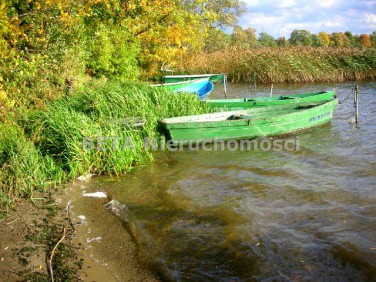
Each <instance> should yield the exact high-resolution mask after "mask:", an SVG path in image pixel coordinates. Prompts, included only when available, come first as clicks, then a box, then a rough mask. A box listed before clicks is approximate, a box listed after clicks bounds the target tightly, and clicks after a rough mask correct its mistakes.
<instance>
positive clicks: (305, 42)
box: [289, 29, 312, 46]
mask: <svg viewBox="0 0 376 282" xmlns="http://www.w3.org/2000/svg"><path fill="white" fill-rule="evenodd" d="M289 41H290V43H291V44H293V45H298V46H311V45H312V39H311V32H309V31H308V30H297V29H295V30H294V31H293V32H291V36H290V39H289Z"/></svg>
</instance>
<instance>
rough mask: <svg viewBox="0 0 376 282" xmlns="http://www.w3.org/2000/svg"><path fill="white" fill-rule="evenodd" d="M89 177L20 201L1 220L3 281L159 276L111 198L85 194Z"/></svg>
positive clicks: (0, 270)
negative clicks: (112, 208)
mask: <svg viewBox="0 0 376 282" xmlns="http://www.w3.org/2000/svg"><path fill="white" fill-rule="evenodd" d="M85 183H86V182H82V181H77V183H73V184H71V185H69V186H68V188H66V189H65V190H64V191H60V192H56V193H54V194H53V195H52V196H51V195H40V199H38V200H35V201H34V202H30V201H20V202H19V203H17V204H16V205H15V207H14V208H13V209H12V210H11V211H10V212H9V214H8V215H7V216H6V217H5V218H4V219H2V220H1V221H0V281H20V280H21V281H35V280H38V281H50V276H51V272H50V271H49V263H50V259H51V253H52V250H53V249H54V247H55V246H56V245H57V243H58V242H59V241H60V240H61V239H62V238H63V236H64V229H65V236H64V239H63V240H62V241H61V243H60V244H58V247H57V248H56V251H55V252H54V255H53V257H52V261H51V263H52V269H53V275H54V278H55V281H66V280H70V281H159V279H158V277H157V276H156V275H155V274H153V273H152V272H151V271H150V270H149V268H148V266H147V265H146V264H144V263H143V262H142V259H140V258H139V257H138V256H137V244H136V243H135V241H134V240H133V239H132V237H131V235H129V234H128V233H127V232H124V228H125V226H123V225H122V223H121V222H120V220H119V219H117V218H116V217H115V216H114V215H113V214H112V212H111V211H109V210H107V209H106V207H105V203H106V202H107V201H108V199H107V198H94V197H83V196H82V194H83V193H84V189H85Z"/></svg>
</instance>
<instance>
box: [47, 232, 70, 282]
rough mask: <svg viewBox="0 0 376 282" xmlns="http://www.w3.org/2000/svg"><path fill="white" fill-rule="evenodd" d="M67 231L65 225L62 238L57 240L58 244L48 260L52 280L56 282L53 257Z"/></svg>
mask: <svg viewBox="0 0 376 282" xmlns="http://www.w3.org/2000/svg"><path fill="white" fill-rule="evenodd" d="M66 232H67V230H66V229H65V227H64V228H63V236H62V237H61V239H60V240H59V242H57V243H56V245H55V246H54V248H53V249H52V252H51V256H50V259H49V260H48V268H49V269H50V277H51V282H54V271H53V269H52V259H53V258H54V254H55V251H56V249H57V247H58V246H59V244H60V243H61V242H63V240H64V239H65V235H66Z"/></svg>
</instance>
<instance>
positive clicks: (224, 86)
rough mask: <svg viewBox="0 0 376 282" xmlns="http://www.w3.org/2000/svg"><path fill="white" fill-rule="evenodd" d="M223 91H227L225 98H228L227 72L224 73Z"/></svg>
mask: <svg viewBox="0 0 376 282" xmlns="http://www.w3.org/2000/svg"><path fill="white" fill-rule="evenodd" d="M223 92H224V93H225V99H227V74H224V75H223Z"/></svg>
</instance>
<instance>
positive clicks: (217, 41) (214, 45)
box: [204, 28, 231, 52]
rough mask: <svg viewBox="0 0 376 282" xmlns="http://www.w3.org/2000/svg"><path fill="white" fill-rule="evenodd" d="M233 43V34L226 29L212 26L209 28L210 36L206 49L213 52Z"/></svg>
mask: <svg viewBox="0 0 376 282" xmlns="http://www.w3.org/2000/svg"><path fill="white" fill-rule="evenodd" d="M230 45H231V35H230V34H227V33H225V32H224V31H222V30H220V29H217V28H211V29H210V30H209V37H208V40H207V41H206V44H205V49H204V50H205V51H207V52H213V51H218V50H224V49H226V48H227V47H229V46H230Z"/></svg>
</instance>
